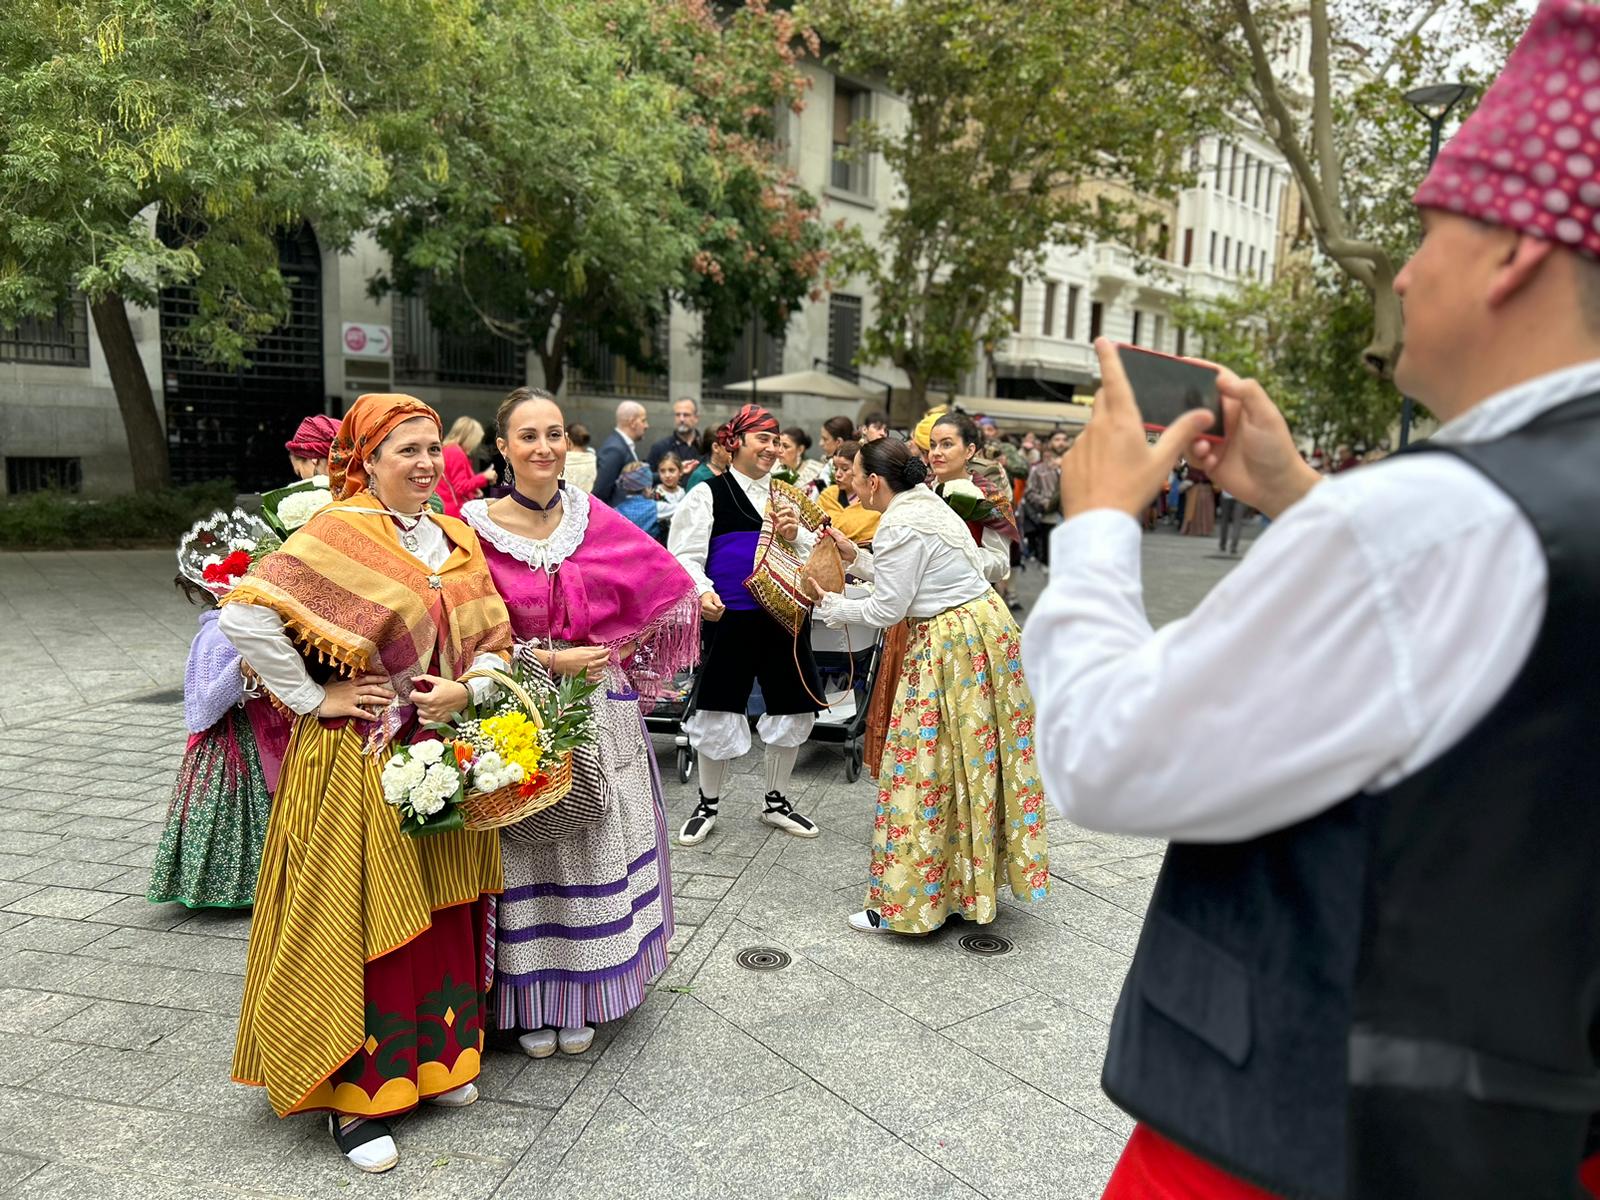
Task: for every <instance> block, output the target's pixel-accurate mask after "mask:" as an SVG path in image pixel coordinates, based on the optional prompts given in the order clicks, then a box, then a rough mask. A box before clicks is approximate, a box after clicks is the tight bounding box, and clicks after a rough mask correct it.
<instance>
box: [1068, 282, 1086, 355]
mask: <svg viewBox="0 0 1600 1200" xmlns="http://www.w3.org/2000/svg"><path fill="white" fill-rule="evenodd" d="M1082 294H1083V289H1082V288H1080V287H1079V286H1078V285H1077V284H1075V283H1072V284H1068V285H1067V332H1066V336H1067V340H1068V341H1069V342H1070V341H1071V340H1072V339H1073V338H1075V337H1077V336H1078V300H1079V297H1080V296H1081V295H1082Z"/></svg>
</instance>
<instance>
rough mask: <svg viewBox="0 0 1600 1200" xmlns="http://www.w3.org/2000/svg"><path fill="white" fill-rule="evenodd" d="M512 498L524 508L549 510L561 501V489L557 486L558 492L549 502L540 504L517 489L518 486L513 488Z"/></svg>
mask: <svg viewBox="0 0 1600 1200" xmlns="http://www.w3.org/2000/svg"><path fill="white" fill-rule="evenodd" d="M511 498H512V499H513V500H515V501H516V502H517V503H518V504H520V505H522V507H523V508H531V509H533V511H534V512H537V513H542V512H549V511H550V510H551V509H552V508H554V507H555V506H556V505H558V504H560V503H561V489H560V488H559V487H557V488H556V494H555V495H554V496H551V497H550V503H549V504H540V503H539V502H538V501H537V500H530V499H528V497H526V496H524V495H523V494H522V493H521V492H519V491H517V489H516V488H512V489H511Z"/></svg>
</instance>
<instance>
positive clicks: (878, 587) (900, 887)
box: [816, 439, 1050, 934]
mask: <svg viewBox="0 0 1600 1200" xmlns="http://www.w3.org/2000/svg"><path fill="white" fill-rule="evenodd" d="M927 472H928V468H927V466H926V464H924V463H923V462H921V461H920V460H919V459H916V458H913V457H912V455H911V453H910V451H909V449H908V448H907V447H906V445H905V443H904V442H900V441H896V440H894V439H883V440H880V441H877V442H872V443H870V444H868V445H865V446H863V447H862V448H861V452H860V455H859V456H858V458H857V459H856V469H855V476H856V481H857V487H858V490H859V492H860V495H861V500H862V503H863V504H865V505H867V506H868V507H869V508H872V509H875V510H877V511H879V512H882V513H883V519H882V520H881V521H880V522H879V524H878V532H877V535H876V536H875V537H874V538H873V541H872V550H871V552H867V551H861V552H859V553H857V551H856V548H855V547H854V546H853V545H851V544H850V542H849V540H848V539H847V538H843V537H839V536H835V537H834V540H835V542H836V543H838V545H839V552H840V555H841V556H842V557H843V558H844V560H845V562H846V565H847V567H848V569H849V571H850V573H851V574H852V575H855V576H856V577H858V578H864V579H867V580H870V581H871V582H872V584H873V591H872V595H871V596H869V597H867V598H865V599H853V600H847V599H844V598H843V597H841V596H836V595H833V594H825V595H823V596H821V597H820V598H819V600H818V602H817V606H816V615H817V616H818V617H820V618H821V619H822V620H823V621H824V622H825V623H827V624H828V625H831V626H835V627H838V626H842V625H844V624H858V623H859V624H868V625H873V626H876V627H878V628H880V629H887V628H889V627H890V626H892V625H894V624H895V623H897V622H899V621H901V620H905V621H906V622H907V626H908V630H907V632H908V638H907V646H906V650H905V653H904V656H903V657H902V659H901V662H900V680H899V684H898V686H897V687H896V689H895V698H894V706H893V710H892V715H891V717H890V721H889V729H888V733H887V737H886V739H885V746H884V766H883V770H882V771H880V773H879V778H878V809H877V818H876V821H875V823H874V828H873V839H872V863H871V868H870V874H869V879H868V885H867V903H866V909H865V911H863V912H858V913H856V914H854V915H853V916H851V918H850V924H851V926H852V927H854V928H856V929H859V930H862V931H864V932H882V931H890V932H894V933H908V934H917V933H928V932H931V931H932V930H935V929H937V928H939V927H940V926H941V925H942V924H944V922H945V920H946V918H948V917H950V916H952V915H954V916H959V917H963V918H965V919H967V920H969V921H975V922H977V923H978V924H987V923H988V922H990V921H993V920H994V919H995V916H996V914H997V911H998V898H999V889H1000V887H1001V886H1002V885H1009V886H1010V888H1011V894H1012V895H1013V896H1014V897H1015V898H1016V899H1018V900H1034V899H1039V898H1042V897H1043V896H1044V895H1045V894H1046V893H1047V891H1048V889H1049V880H1050V874H1049V858H1048V849H1047V846H1048V843H1047V840H1046V833H1045V810H1046V807H1047V806H1046V804H1045V802H1044V791H1043V787H1042V784H1041V782H1040V779H1039V772H1038V768H1037V766H1036V763H1035V758H1034V750H1033V721H1034V712H1033V698H1032V697H1031V696H1030V695H1029V693H1028V685H1027V683H1026V682H1025V681H1024V680H1023V678H1022V663H1021V657H1022V653H1021V645H1022V633H1021V631H1020V630H1019V629H1018V628H1017V623H1016V621H1015V619H1014V618H1013V617H1012V616H1011V612H1010V610H1009V609H1008V608H1007V607H1006V605H1005V602H1004V601H1002V600H1001V599H1000V597H999V596H998V595H996V594H995V591H994V589H993V588H992V587H991V586H990V584H989V581H988V580H987V579H986V578H985V560H984V556H983V555H982V553H981V552H980V550H979V548H978V544H977V542H976V541H975V540H974V538H973V536H972V533H971V532H970V531H969V530H968V528H967V525H966V522H965V521H963V520H962V519H961V518H960V517H958V516H957V515H956V514H955V512H954V511H953V510H952V509H951V508H950V507H949V506H948V505H947V504H946V503H945V502H944V501H943V500H941V499H940V498H939V497H938V496H937V495H935V494H934V492H933V491H932V489H930V488H927V487H924V486H923V483H924V482H925V480H926V479H927Z"/></svg>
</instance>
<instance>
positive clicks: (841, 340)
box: [828, 292, 861, 383]
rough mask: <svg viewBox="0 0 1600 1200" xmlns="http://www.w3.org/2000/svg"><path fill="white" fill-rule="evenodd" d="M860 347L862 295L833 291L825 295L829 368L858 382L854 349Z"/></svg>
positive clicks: (834, 372) (859, 377)
mask: <svg viewBox="0 0 1600 1200" xmlns="http://www.w3.org/2000/svg"><path fill="white" fill-rule="evenodd" d="M860 349H861V297H860V296H846V295H843V294H841V293H839V292H835V293H834V294H833V295H832V296H830V297H828V370H829V371H831V372H832V373H833V374H835V375H838V376H841V377H842V378H845V379H848V380H850V381H851V382H852V383H859V382H860V380H861V372H860V371H858V370H857V369H856V351H858V350H860Z"/></svg>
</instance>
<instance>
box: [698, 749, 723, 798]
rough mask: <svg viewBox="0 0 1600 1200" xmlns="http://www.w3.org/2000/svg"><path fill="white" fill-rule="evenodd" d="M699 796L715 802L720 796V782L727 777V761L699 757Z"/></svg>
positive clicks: (703, 756)
mask: <svg viewBox="0 0 1600 1200" xmlns="http://www.w3.org/2000/svg"><path fill="white" fill-rule="evenodd" d="M698 766H699V768H700V794H701V795H702V796H704V797H705V798H706V799H707V800H716V799H718V798H720V797H721V795H722V781H723V780H724V779H726V778H727V777H728V760H727V759H725V758H707V757H706V756H705V755H703V754H702V755H701V756H700V760H699V763H698Z"/></svg>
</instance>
